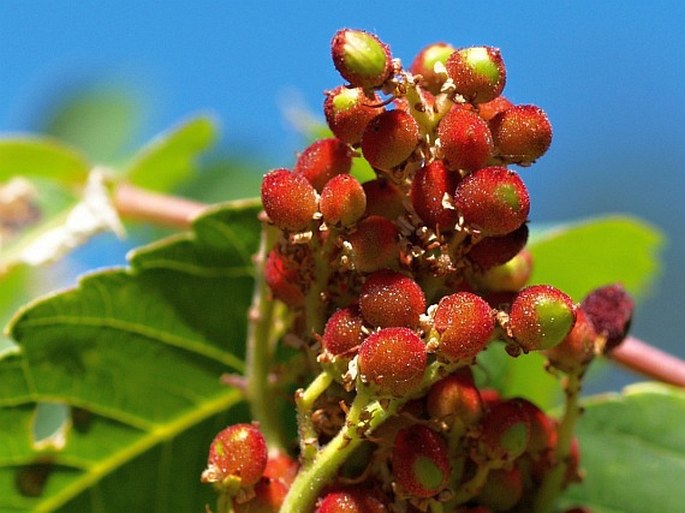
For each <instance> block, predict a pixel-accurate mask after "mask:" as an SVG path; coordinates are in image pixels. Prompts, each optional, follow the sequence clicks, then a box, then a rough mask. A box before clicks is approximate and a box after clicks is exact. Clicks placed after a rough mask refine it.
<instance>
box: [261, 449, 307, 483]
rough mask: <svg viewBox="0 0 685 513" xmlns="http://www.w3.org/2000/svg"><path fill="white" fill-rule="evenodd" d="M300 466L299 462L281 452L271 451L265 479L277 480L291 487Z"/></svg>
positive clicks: (267, 461)
mask: <svg viewBox="0 0 685 513" xmlns="http://www.w3.org/2000/svg"><path fill="white" fill-rule="evenodd" d="M299 467H300V465H299V463H298V462H297V460H295V459H293V458H291V457H290V456H288V455H287V454H285V453H283V452H280V451H270V453H269V457H268V459H267V460H266V468H265V469H264V477H268V478H270V479H277V480H279V481H281V482H283V483H284V484H285V485H286V486H287V487H289V486H290V485H291V484H292V482H293V481H294V480H295V476H296V475H297V471H298V469H299Z"/></svg>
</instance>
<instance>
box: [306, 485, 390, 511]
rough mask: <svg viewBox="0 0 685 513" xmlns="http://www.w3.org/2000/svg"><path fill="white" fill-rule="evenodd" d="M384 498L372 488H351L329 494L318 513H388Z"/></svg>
mask: <svg viewBox="0 0 685 513" xmlns="http://www.w3.org/2000/svg"><path fill="white" fill-rule="evenodd" d="M387 512H388V508H387V506H386V504H385V501H384V500H383V498H381V497H380V496H379V494H377V493H376V492H375V491H374V490H372V489H371V488H362V487H351V488H346V489H343V490H338V491H334V492H330V493H327V494H326V495H325V496H324V497H323V498H322V499H321V501H320V502H319V505H318V507H317V509H316V513H387Z"/></svg>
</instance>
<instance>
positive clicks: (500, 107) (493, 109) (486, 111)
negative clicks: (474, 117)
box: [478, 96, 514, 121]
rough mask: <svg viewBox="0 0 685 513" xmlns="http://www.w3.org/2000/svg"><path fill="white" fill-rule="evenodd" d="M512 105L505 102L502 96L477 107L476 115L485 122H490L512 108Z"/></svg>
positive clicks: (507, 101)
mask: <svg viewBox="0 0 685 513" xmlns="http://www.w3.org/2000/svg"><path fill="white" fill-rule="evenodd" d="M513 106H514V104H513V103H511V102H510V101H509V100H507V99H506V98H505V97H504V96H498V97H497V98H495V99H494V100H490V101H489V102H486V103H481V104H480V105H478V115H479V116H480V117H481V118H483V119H484V120H485V121H490V120H491V119H492V118H494V117H495V116H496V115H497V114H499V113H500V112H502V111H504V110H507V109H508V108H509V107H513Z"/></svg>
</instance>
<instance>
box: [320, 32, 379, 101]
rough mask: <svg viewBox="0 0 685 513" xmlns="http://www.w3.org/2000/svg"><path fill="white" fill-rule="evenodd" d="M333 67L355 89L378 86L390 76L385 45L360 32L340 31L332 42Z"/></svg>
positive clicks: (376, 38)
mask: <svg viewBox="0 0 685 513" xmlns="http://www.w3.org/2000/svg"><path fill="white" fill-rule="evenodd" d="M331 54H332V57H333V64H334V65H335V69H337V70H338V72H339V73H340V75H342V77H343V78H344V79H345V80H347V81H349V82H350V84H351V85H352V86H354V87H363V88H371V87H379V86H381V85H382V84H383V83H384V82H385V81H386V80H387V79H388V78H390V75H391V74H392V55H391V54H390V48H389V47H388V45H386V44H384V43H383V42H381V40H380V39H378V37H377V36H376V35H374V34H371V33H369V32H366V31H363V30H352V29H341V30H339V31H338V32H336V33H335V35H334V36H333V40H332V41H331Z"/></svg>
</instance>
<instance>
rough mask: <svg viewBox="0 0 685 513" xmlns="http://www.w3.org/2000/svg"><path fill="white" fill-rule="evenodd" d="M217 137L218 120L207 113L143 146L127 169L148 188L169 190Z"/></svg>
mask: <svg viewBox="0 0 685 513" xmlns="http://www.w3.org/2000/svg"><path fill="white" fill-rule="evenodd" d="M215 138H216V125H215V122H214V121H213V120H212V119H211V118H209V117H205V116H201V117H198V118H195V119H192V120H190V121H188V122H186V123H183V124H181V125H180V126H178V127H176V128H173V129H171V130H170V131H169V132H166V133H163V134H162V135H160V136H158V137H157V138H156V139H154V140H153V141H152V142H151V143H150V144H148V145H147V146H146V147H145V148H143V149H142V150H141V151H140V152H139V153H138V154H137V155H136V156H135V157H134V158H133V162H132V163H131V164H130V165H129V166H128V168H127V169H126V170H125V171H124V172H125V175H126V176H127V179H128V181H130V182H131V183H132V184H134V185H138V186H140V187H143V188H145V189H150V190H156V191H169V190H172V189H173V188H174V187H176V186H178V185H180V184H181V183H182V182H183V181H184V180H186V179H187V178H188V177H189V176H190V174H191V172H192V171H193V169H194V165H195V159H196V158H197V157H198V155H199V154H200V153H201V152H202V151H203V150H205V149H206V148H207V147H208V146H210V145H211V144H212V143H213V142H214V140H215Z"/></svg>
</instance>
